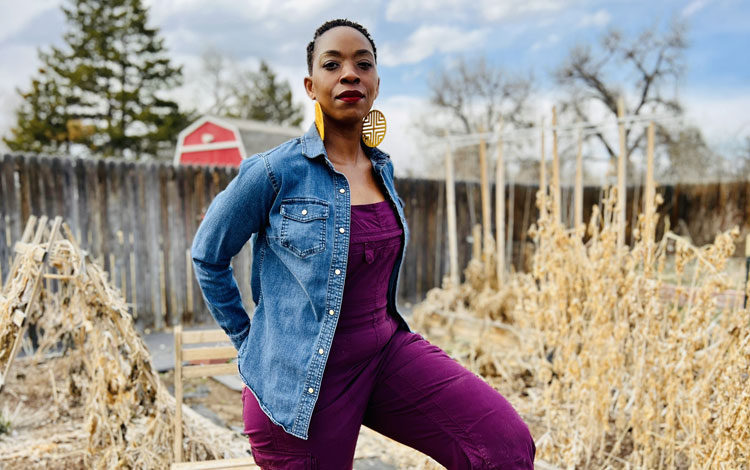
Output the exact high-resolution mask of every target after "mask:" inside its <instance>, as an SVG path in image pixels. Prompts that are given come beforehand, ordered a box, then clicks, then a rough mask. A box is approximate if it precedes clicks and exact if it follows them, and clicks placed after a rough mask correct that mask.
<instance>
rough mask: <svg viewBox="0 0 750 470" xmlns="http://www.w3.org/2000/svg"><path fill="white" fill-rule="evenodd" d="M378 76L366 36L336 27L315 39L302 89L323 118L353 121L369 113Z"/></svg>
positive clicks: (349, 29) (375, 94) (343, 27)
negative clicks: (309, 73)
mask: <svg viewBox="0 0 750 470" xmlns="http://www.w3.org/2000/svg"><path fill="white" fill-rule="evenodd" d="M379 87H380V78H379V77H378V71H377V68H376V66H375V56H374V54H373V51H372V47H371V46H370V42H369V41H368V40H367V38H366V37H365V36H364V35H363V34H362V33H360V32H359V31H357V30H356V29H354V28H350V27H348V26H337V27H335V28H331V29H329V30H328V31H326V32H325V33H323V34H322V35H321V36H320V37H318V39H317V40H316V41H315V51H314V52H313V72H312V75H311V76H310V77H305V89H306V90H307V94H308V96H309V97H310V98H312V99H314V100H317V101H318V103H320V107H321V109H322V111H323V114H325V115H326V117H327V118H329V119H332V120H335V121H340V122H344V123H356V122H358V121H361V120H362V118H364V117H365V115H367V113H368V112H370V109H371V108H372V104H373V102H374V101H375V98H376V97H377V96H378V89H379Z"/></svg>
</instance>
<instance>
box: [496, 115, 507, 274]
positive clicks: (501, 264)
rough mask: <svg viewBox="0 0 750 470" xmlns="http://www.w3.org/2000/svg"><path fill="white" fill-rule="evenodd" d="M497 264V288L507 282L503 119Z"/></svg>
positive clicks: (499, 147) (499, 141) (499, 143)
mask: <svg viewBox="0 0 750 470" xmlns="http://www.w3.org/2000/svg"><path fill="white" fill-rule="evenodd" d="M495 230H496V232H495V233H496V235H495V241H496V245H495V251H496V253H497V255H496V258H495V259H496V260H497V263H496V265H495V268H496V271H497V288H498V289H500V287H501V286H502V285H503V283H504V282H505V162H504V160H503V120H502V118H500V125H499V130H498V136H497V164H496V166H495Z"/></svg>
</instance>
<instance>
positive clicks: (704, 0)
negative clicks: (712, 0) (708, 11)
mask: <svg viewBox="0 0 750 470" xmlns="http://www.w3.org/2000/svg"><path fill="white" fill-rule="evenodd" d="M708 2H709V0H693V1H692V2H690V3H689V4H688V6H686V7H685V8H683V9H682V16H684V17H688V16H693V15H694V14H695V13H698V11H700V10H702V9H703V7H705V6H706V5H708Z"/></svg>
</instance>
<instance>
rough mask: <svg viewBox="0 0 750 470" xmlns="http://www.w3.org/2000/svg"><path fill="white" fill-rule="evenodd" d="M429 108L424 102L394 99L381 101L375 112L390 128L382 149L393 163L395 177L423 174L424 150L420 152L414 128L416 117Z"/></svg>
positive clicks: (419, 99)
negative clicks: (379, 113)
mask: <svg viewBox="0 0 750 470" xmlns="http://www.w3.org/2000/svg"><path fill="white" fill-rule="evenodd" d="M426 106H427V102H426V100H425V99H424V98H416V97H414V96H411V95H408V96H407V95H395V96H389V97H387V98H385V99H378V100H377V101H376V102H375V106H374V107H375V108H376V109H379V110H380V111H382V112H383V114H384V115H385V119H386V123H387V125H388V128H387V131H386V136H385V140H383V143H382V144H381V145H380V146H379V148H381V149H382V150H383V151H384V152H387V153H388V154H389V155H390V156H391V160H393V167H394V172H395V173H396V176H405V175H407V174H420V173H422V172H423V170H424V164H425V161H424V157H425V152H424V149H422V150H420V149H419V148H418V145H417V142H418V138H417V136H416V135H415V132H416V131H415V130H414V129H413V127H412V121H413V117H414V116H415V115H416V114H415V113H418V112H419V111H420V110H421V109H424V108H425V107H426Z"/></svg>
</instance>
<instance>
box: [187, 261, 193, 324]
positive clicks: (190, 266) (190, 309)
mask: <svg viewBox="0 0 750 470" xmlns="http://www.w3.org/2000/svg"><path fill="white" fill-rule="evenodd" d="M185 268H186V269H185V277H186V280H187V286H186V287H187V290H186V292H187V294H186V302H187V308H186V309H185V310H186V311H187V312H189V313H190V315H191V316H192V314H193V257H192V256H191V255H190V248H188V249H187V250H185Z"/></svg>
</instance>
